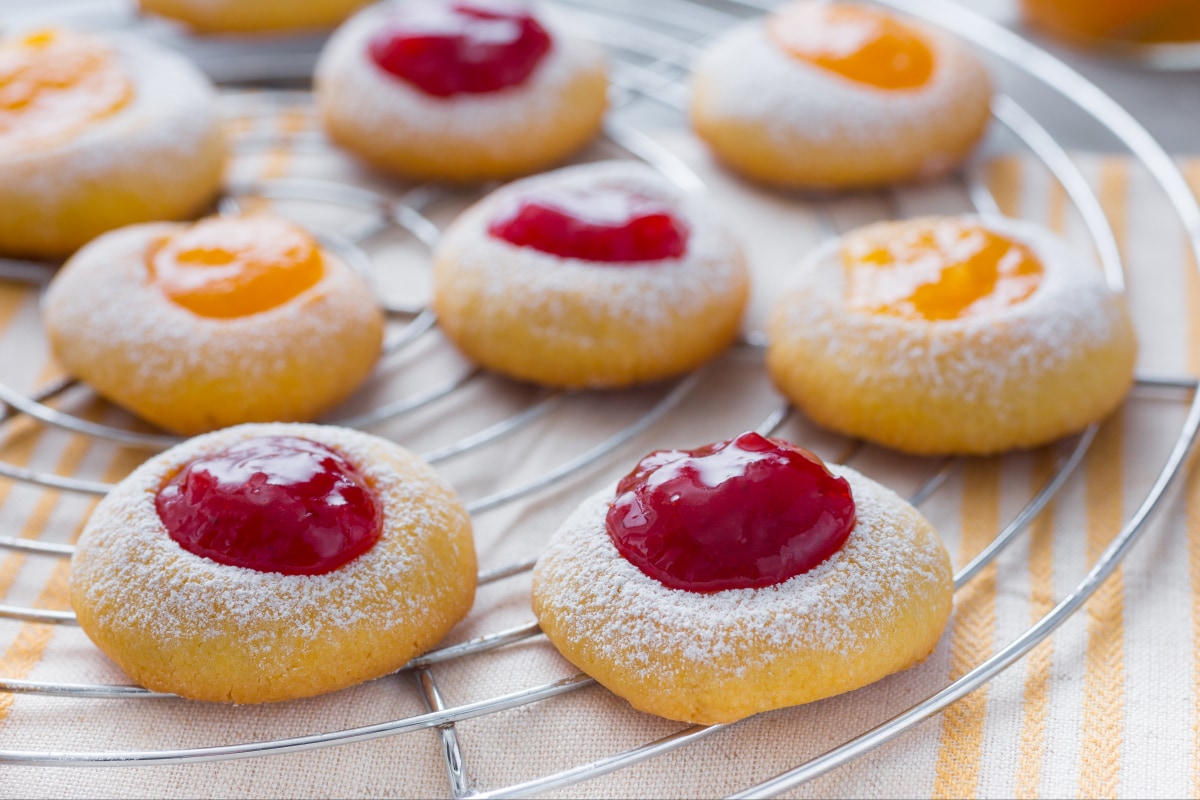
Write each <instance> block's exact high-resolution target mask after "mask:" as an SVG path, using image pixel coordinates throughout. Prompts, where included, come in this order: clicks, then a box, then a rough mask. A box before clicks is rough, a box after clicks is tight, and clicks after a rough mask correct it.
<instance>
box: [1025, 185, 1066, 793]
mask: <svg viewBox="0 0 1200 800" xmlns="http://www.w3.org/2000/svg"><path fill="white" fill-rule="evenodd" d="M1066 221H1067V194H1066V192H1065V191H1063V188H1062V184H1060V183H1059V182H1058V181H1053V182H1052V183H1051V184H1050V195H1049V198H1048V204H1047V208H1046V224H1047V225H1049V226H1050V228H1052V229H1053V230H1055V231H1058V232H1059V233H1062V232H1063V230H1064V229H1065V227H1066ZM1055 465H1056V459H1055V454H1054V448H1053V447H1044V448H1041V449H1040V450H1037V451H1036V452H1035V453H1034V454H1033V470H1032V474H1031V475H1030V482H1031V485H1033V486H1036V487H1041V486H1044V485H1045V484H1046V483H1047V482H1048V481H1049V480H1050V478H1051V475H1052V474H1053V472H1054V468H1055ZM1053 607H1054V503H1053V502H1051V503H1049V504H1047V506H1046V508H1045V509H1043V511H1042V513H1041V514H1039V515H1038V516H1037V517H1036V518H1035V519H1034V520H1033V523H1032V524H1031V525H1030V526H1029V618H1030V622H1031V623H1033V622H1036V621H1037V620H1039V619H1041V618H1042V617H1043V616H1045V615H1046V614H1047V613H1048V612H1049V611H1050V609H1051V608H1053ZM1053 658H1054V639H1053V638H1047V639H1046V640H1045V641H1043V642H1042V643H1041V644H1039V645H1038V646H1037V647H1035V648H1034V649H1033V650H1031V651H1030V652H1029V655H1027V656H1026V657H1025V686H1024V690H1023V692H1022V700H1023V703H1022V707H1023V711H1024V715H1023V717H1022V719H1021V751H1020V755H1019V756H1018V759H1017V780H1016V785H1015V787H1014V790H1013V794H1014V795H1016V796H1017V797H1022V798H1036V797H1038V796H1039V793H1040V787H1041V783H1042V767H1043V765H1044V764H1045V760H1046V721H1047V719H1048V716H1049V708H1050V670H1051V668H1052V666H1053Z"/></svg>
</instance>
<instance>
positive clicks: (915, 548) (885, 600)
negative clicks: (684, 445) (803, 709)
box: [534, 465, 949, 681]
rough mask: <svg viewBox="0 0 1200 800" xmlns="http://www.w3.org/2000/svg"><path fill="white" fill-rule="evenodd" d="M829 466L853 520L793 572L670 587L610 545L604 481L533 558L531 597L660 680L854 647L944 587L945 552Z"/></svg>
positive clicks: (842, 470) (569, 631) (569, 629)
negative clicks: (924, 590)
mask: <svg viewBox="0 0 1200 800" xmlns="http://www.w3.org/2000/svg"><path fill="white" fill-rule="evenodd" d="M830 470H831V471H832V472H834V474H836V475H839V476H841V477H844V478H845V479H846V480H847V481H848V482H849V483H850V487H851V491H852V492H853V495H854V501H855V505H856V508H857V523H856V525H855V528H854V530H853V531H852V532H851V534H850V537H849V538H848V539H847V540H846V543H845V545H844V546H843V547H842V549H841V550H839V551H838V552H837V553H835V554H834V555H832V556H830V558H828V559H827V560H826V561H824V562H823V563H821V564H820V565H818V566H817V567H815V568H813V569H812V570H810V571H808V572H806V573H804V574H802V575H797V576H795V577H793V578H791V579H789V580H787V581H785V582H783V583H780V584H777V585H775V586H769V587H765V588H760V589H731V590H726V591H720V592H713V593H709V594H702V593H696V592H688V591H683V590H678V589H669V588H667V587H666V586H664V585H663V584H661V583H659V582H658V581H656V580H654V579H652V578H650V577H648V576H647V575H645V574H644V573H642V572H641V571H640V570H639V569H638V568H637V567H635V566H633V565H632V564H631V563H629V562H628V561H627V560H625V558H623V557H622V556H621V555H620V553H619V551H618V550H617V549H616V547H615V546H614V545H613V543H612V540H611V539H610V538H609V535H608V532H607V529H606V528H605V514H606V513H607V511H608V507H609V504H610V502H611V500H612V497H613V492H614V490H613V489H612V488H609V489H607V490H605V491H603V492H601V493H599V494H596V495H594V496H593V497H591V498H589V499H588V500H586V501H584V503H583V504H582V505H581V506H580V507H579V508H578V509H577V510H576V511H575V513H573V514H572V515H571V517H570V518H569V519H568V520H567V521H566V523H564V525H563V526H562V528H560V529H559V531H558V532H557V533H556V534H555V537H554V539H553V540H552V541H551V543H550V545H549V547H548V548H547V550H546V552H545V553H544V554H543V556H542V557H541V559H539V561H538V564H537V567H536V568H535V572H534V587H535V588H534V591H535V594H536V595H537V598H538V601H539V602H540V603H541V606H542V608H543V611H546V610H549V612H550V613H551V614H552V615H553V616H554V618H555V620H556V628H557V632H558V635H559V636H561V637H562V638H564V639H569V640H572V642H573V643H574V644H575V645H576V646H580V645H579V643H581V642H583V643H586V644H585V645H583V646H586V647H588V648H589V649H590V651H591V652H592V653H593V654H594V655H595V656H596V658H597V659H605V660H607V661H610V662H612V663H614V664H615V665H616V668H617V669H620V670H623V671H630V672H632V673H634V674H641V675H644V676H646V677H647V678H648V679H652V680H654V681H659V680H661V679H663V678H665V677H669V676H664V675H662V674H656V671H658V670H661V669H663V667H662V666H661V665H662V664H664V663H670V664H680V665H682V668H683V669H684V670H686V669H687V668H688V665H689V664H694V665H698V666H699V665H703V666H704V667H705V668H706V669H713V668H716V669H719V670H722V671H725V672H728V674H729V675H730V676H732V677H738V676H742V675H743V674H744V673H746V672H748V671H755V670H759V669H761V668H763V667H764V666H765V665H767V664H768V663H770V661H771V660H772V659H775V658H780V657H785V658H786V657H787V656H786V655H781V654H788V653H793V654H799V653H803V652H813V651H816V652H827V653H837V654H842V655H849V656H853V655H855V654H859V653H862V652H863V651H864V650H866V649H867V648H868V647H870V646H871V643H872V642H873V641H874V640H876V639H880V638H884V637H885V636H886V635H887V632H888V631H890V630H892V629H893V628H892V625H893V623H892V620H893V619H894V617H895V616H896V615H897V614H899V613H902V612H903V609H905V608H906V607H908V606H910V605H912V604H914V603H924V602H927V601H926V599H925V598H924V597H921V596H913V594H912V593H911V591H910V587H930V586H940V585H946V583H947V581H948V580H949V577H948V573H949V560H948V557H947V555H946V551H945V549H944V548H943V547H942V545H941V542H940V541H939V540H938V539H937V538H936V536H927V535H925V531H926V530H927V527H926V525H925V524H924V523H922V522H920V516H919V514H918V513H917V512H916V511H915V510H914V509H913V508H912V507H911V506H909V505H908V504H907V503H905V502H904V501H903V500H901V499H900V498H899V497H898V496H896V495H895V493H893V492H891V491H890V490H888V489H886V488H884V487H883V486H880V485H879V484H877V483H875V482H874V481H872V480H870V479H868V478H865V477H863V476H862V475H860V474H859V473H857V472H855V471H854V470H852V469H849V468H847V467H839V466H836V465H830Z"/></svg>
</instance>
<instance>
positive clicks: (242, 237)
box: [43, 215, 383, 434]
mask: <svg viewBox="0 0 1200 800" xmlns="http://www.w3.org/2000/svg"><path fill="white" fill-rule="evenodd" d="M43 319H44V323H45V326H46V332H47V335H48V336H49V339H50V346H51V349H52V351H53V353H54V356H55V358H56V359H57V360H58V362H59V364H61V365H62V367H63V368H64V369H66V370H67V371H68V372H69V373H71V374H72V375H74V376H76V377H78V378H79V379H80V380H82V381H84V382H85V383H88V384H89V385H91V386H92V387H93V388H94V389H95V390H96V391H97V392H99V393H100V394H101V395H103V396H105V397H107V398H108V399H110V400H112V401H113V402H115V403H117V404H118V405H121V406H124V407H125V408H127V409H129V410H130V411H132V412H134V413H135V414H137V415H139V416H141V417H143V418H144V419H146V420H148V421H150V422H153V423H154V424H156V425H159V426H161V427H163V428H166V429H168V430H171V431H175V432H178V433H184V434H194V433H200V432H203V431H208V430H213V429H216V428H223V427H226V426H229V425H236V424H238V423H242V422H275V421H280V422H290V421H304V420H309V419H313V418H315V417H316V416H318V415H320V414H321V413H323V412H324V411H326V410H327V409H329V408H332V407H333V406H334V405H336V404H337V403H339V402H340V401H341V400H343V399H344V398H345V397H347V396H348V395H349V394H350V393H351V392H352V391H354V389H356V388H357V387H358V386H359V384H361V383H362V382H363V380H365V379H366V377H367V376H368V375H369V374H370V372H371V370H372V368H373V367H374V365H375V362H376V361H377V360H378V358H379V353H380V348H381V346H382V341H383V312H382V311H381V310H380V307H379V304H378V301H377V300H376V299H375V296H374V294H373V293H372V291H371V289H370V287H369V286H368V285H367V283H366V281H365V280H364V279H363V277H362V276H360V275H359V274H358V273H357V272H355V271H354V270H353V269H352V268H351V267H350V266H349V265H348V264H347V263H346V262H345V261H343V260H342V259H341V258H340V257H338V256H337V255H336V254H335V253H334V252H332V251H330V250H328V249H326V248H324V247H321V246H320V245H319V244H318V243H317V241H316V240H315V239H313V237H312V236H310V235H309V234H308V233H307V232H306V231H304V230H303V229H301V228H299V227H298V226H296V225H293V224H292V223H290V222H287V221H285V220H283V219H281V218H277V217H272V216H267V215H250V216H244V217H209V218H207V219H203V220H201V221H199V222H197V223H195V224H192V225H183V224H175V223H150V224H145V225H134V226H131V227H128V228H122V229H121V230H118V231H113V232H111V233H108V234H105V235H104V236H102V237H100V238H99V239H97V240H95V241H93V242H92V243H90V244H88V245H87V246H86V247H84V248H83V249H82V250H80V251H79V252H78V253H76V254H75V255H74V256H73V257H72V258H71V259H70V260H69V261H68V262H67V263H66V264H65V265H64V266H63V268H62V270H60V271H59V273H58V274H57V275H56V276H55V278H54V280H53V281H52V282H51V284H50V287H49V289H48V291H47V293H46V296H45V300H44V303H43Z"/></svg>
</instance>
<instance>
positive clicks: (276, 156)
mask: <svg viewBox="0 0 1200 800" xmlns="http://www.w3.org/2000/svg"><path fill="white" fill-rule="evenodd" d="M309 122H310V117H309V116H308V114H306V113H304V111H302V110H300V109H291V110H289V111H285V112H284V113H283V114H281V115H279V118H278V119H276V120H275V123H274V124H275V127H276V128H277V129H278V130H279V132H280V133H282V134H284V135H285V136H290V135H292V134H296V133H300V132H302V131H304V130H306V129H307V128H308V127H309ZM291 157H292V151H291V148H289V147H288V146H287V145H284V146H282V147H276V148H274V149H272V150H271V152H270V153H268V154H267V160H266V163H265V164H263V169H262V176H263V177H264V178H281V177H283V176H284V175H286V174H287V172H288V167H289V166H290V165H291Z"/></svg>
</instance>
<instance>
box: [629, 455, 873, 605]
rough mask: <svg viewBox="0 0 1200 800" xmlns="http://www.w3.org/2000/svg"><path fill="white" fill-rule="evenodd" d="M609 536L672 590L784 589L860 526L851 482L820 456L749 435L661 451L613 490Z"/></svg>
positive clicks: (634, 562) (822, 559) (633, 561)
mask: <svg viewBox="0 0 1200 800" xmlns="http://www.w3.org/2000/svg"><path fill="white" fill-rule="evenodd" d="M606 522H607V527H608V534H609V536H610V537H612V541H613V544H615V545H616V547H617V550H619V551H620V552H621V555H623V556H624V557H625V558H626V559H628V560H629V561H630V563H632V564H633V565H634V566H636V567H637V568H638V569H640V570H641V571H642V572H644V573H646V575H648V576H650V577H651V578H654V579H655V580H657V581H659V582H660V583H662V584H663V585H665V586H667V587H668V588H671V589H685V590H687V591H692V592H717V591H721V590H724V589H751V588H759V587H763V586H771V585H774V584H777V583H782V582H783V581H786V580H787V579H788V578H791V577H794V576H796V575H800V574H801V573H804V572H807V571H808V570H810V569H812V568H813V567H815V566H817V565H818V564H820V563H821V562H822V561H824V560H825V559H827V558H829V557H830V556H831V555H833V554H834V553H835V552H837V550H838V549H839V548H840V547H841V546H842V544H843V543H845V541H846V538H847V537H848V536H849V535H850V531H851V530H853V528H854V522H855V508H854V498H853V497H852V496H851V494H850V484H848V483H847V482H846V480H845V479H844V478H839V477H836V476H834V475H833V474H831V473H830V472H829V470H828V469H826V467H825V464H824V463H823V462H822V461H821V460H820V459H819V458H817V456H815V455H813V454H812V453H810V452H808V451H807V450H802V449H800V448H799V447H795V446H794V445H791V444H789V443H787V442H784V441H781V440H779V439H767V438H765V437H763V436H760V435H759V434H757V433H743V434H742V435H741V436H738V437H737V438H736V439H732V440H730V441H727V442H718V443H717V444H711V445H707V446H705V447H700V448H697V449H695V450H659V451H657V452H654V453H651V454H650V455H648V456H646V457H645V458H643V459H642V460H641V461H640V462H639V463H638V465H637V467H636V468H635V469H634V470H633V472H631V473H629V475H627V476H625V477H624V478H622V479H621V482H620V483H619V484H617V497H616V500H615V501H614V502H613V504H612V506H611V507H610V508H609V511H608V516H607V520H606Z"/></svg>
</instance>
